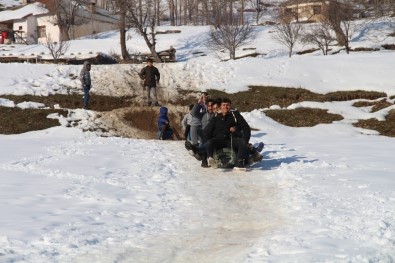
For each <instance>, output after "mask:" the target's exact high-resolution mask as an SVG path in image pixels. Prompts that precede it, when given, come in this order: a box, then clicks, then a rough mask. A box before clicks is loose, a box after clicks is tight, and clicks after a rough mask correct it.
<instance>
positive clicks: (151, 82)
mask: <svg viewBox="0 0 395 263" xmlns="http://www.w3.org/2000/svg"><path fill="white" fill-rule="evenodd" d="M139 76H140V78H141V79H142V80H144V86H145V87H147V86H148V87H156V82H157V81H159V80H160V73H159V70H158V69H157V68H156V67H154V66H145V67H144V68H142V69H141V71H140V74H139Z"/></svg>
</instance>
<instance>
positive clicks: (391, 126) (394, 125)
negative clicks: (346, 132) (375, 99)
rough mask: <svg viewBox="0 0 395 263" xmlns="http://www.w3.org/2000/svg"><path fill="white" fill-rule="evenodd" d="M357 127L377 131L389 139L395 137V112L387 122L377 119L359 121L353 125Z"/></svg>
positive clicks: (387, 117) (392, 112)
mask: <svg viewBox="0 0 395 263" xmlns="http://www.w3.org/2000/svg"><path fill="white" fill-rule="evenodd" d="M353 125H354V126H355V127H359V128H364V129H369V130H375V131H378V132H379V133H380V134H381V135H384V136H388V137H395V110H391V111H390V112H389V113H388V115H387V116H386V117H385V121H378V120H377V119H374V118H372V119H368V120H359V121H358V122H357V123H354V124H353Z"/></svg>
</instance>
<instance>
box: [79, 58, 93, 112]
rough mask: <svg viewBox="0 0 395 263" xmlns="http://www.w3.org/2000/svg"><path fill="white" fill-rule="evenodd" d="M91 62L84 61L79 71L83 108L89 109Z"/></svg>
mask: <svg viewBox="0 0 395 263" xmlns="http://www.w3.org/2000/svg"><path fill="white" fill-rule="evenodd" d="M90 71H91V63H90V62H89V61H85V62H84V66H83V67H82V70H81V72H80V81H81V84H82V89H83V90H84V100H83V104H84V109H86V110H87V109H89V91H90V89H91V86H92V83H91V74H90Z"/></svg>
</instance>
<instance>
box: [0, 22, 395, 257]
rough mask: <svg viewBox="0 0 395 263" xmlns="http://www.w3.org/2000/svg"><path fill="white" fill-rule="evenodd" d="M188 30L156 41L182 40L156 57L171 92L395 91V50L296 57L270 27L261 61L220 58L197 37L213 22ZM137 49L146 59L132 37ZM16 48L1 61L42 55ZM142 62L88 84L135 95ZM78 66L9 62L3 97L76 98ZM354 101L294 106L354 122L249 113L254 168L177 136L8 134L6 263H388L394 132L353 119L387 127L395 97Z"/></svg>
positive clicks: (393, 224) (105, 47) (1, 139)
mask: <svg viewBox="0 0 395 263" xmlns="http://www.w3.org/2000/svg"><path fill="white" fill-rule="evenodd" d="M163 29H164V30H165V29H166V27H164V28H163ZM181 30H182V33H181V34H174V35H160V36H159V39H158V44H159V48H158V50H162V49H166V48H168V47H169V46H170V45H173V46H174V47H175V48H176V49H177V58H178V59H179V60H180V62H177V63H173V64H162V65H157V66H158V67H159V69H160V71H161V72H162V76H163V78H162V80H161V86H162V88H163V89H165V90H167V91H168V93H169V94H171V93H172V92H176V89H177V88H182V89H195V90H205V89H209V88H217V89H221V90H226V91H228V92H236V91H239V90H245V89H247V85H251V84H256V85H276V86H277V85H279V86H288V87H302V88H306V89H309V90H312V91H315V92H320V93H325V92H329V91H337V90H355V89H364V90H375V91H383V92H386V93H387V94H388V96H391V95H395V89H394V85H395V79H394V76H393V69H392V65H393V61H394V59H395V53H394V52H390V51H379V52H372V53H369V52H363V53H351V54H349V55H347V54H343V53H340V54H338V55H331V56H323V55H321V54H320V53H319V52H316V53H313V54H310V55H304V56H297V55H295V56H293V57H292V58H291V59H289V58H288V57H287V52H286V50H285V49H284V48H282V47H281V46H279V45H278V44H277V43H276V42H274V41H273V40H272V39H271V37H270V33H269V32H270V28H268V27H262V28H261V29H258V30H260V33H259V38H258V39H257V41H256V42H255V44H252V45H251V46H254V47H256V48H257V51H259V52H262V53H265V54H266V55H262V56H260V57H257V58H246V59H241V60H236V61H229V62H220V61H219V58H218V56H217V55H216V54H213V53H212V52H210V51H208V50H207V49H206V48H205V47H204V46H203V45H202V41H201V39H202V37H203V36H204V35H205V32H207V27H198V28H195V27H181ZM363 32H365V33H366V32H367V31H363ZM370 33H371V32H370ZM380 34H381V33H380ZM369 39H372V37H367V36H365V35H363V34H362V33H361V35H359V36H358V38H356V39H355V41H353V42H352V46H354V47H356V46H365V47H368V46H369V47H373V46H379V44H377V43H376V42H372V41H369ZM117 41H118V34H117V33H116V32H109V33H108V34H105V35H103V38H99V39H83V40H74V41H73V43H72V45H71V49H70V51H69V52H70V53H71V52H72V53H75V54H78V53H79V52H80V53H81V54H83V53H84V52H109V51H111V50H115V51H116V50H117V49H118V48H119V47H118V44H117ZM385 41H387V42H382V43H391V41H393V39H391V38H388V39H386V40H385ZM382 43H380V44H382ZM128 45H130V47H131V48H133V49H135V50H141V52H145V51H144V50H145V47H144V45H143V44H142V40H141V39H139V38H138V37H137V36H136V35H134V36H133V37H132V38H131V40H129V41H128ZM7 48H11V47H10V46H4V47H0V55H2V54H5V55H7V53H9V52H13V53H17V52H20V53H22V52H23V53H26V50H27V49H29V50H28V52H29V53H36V54H39V53H40V52H44V51H42V47H41V46H28V47H27V46H15V47H12V51H1V50H3V49H7ZM304 48H306V47H298V49H299V50H302V49H304ZM196 51H203V52H205V53H206V56H201V57H200V56H197V55H195V54H196V53H195V52H196ZM244 52H246V51H244ZM241 53H243V52H240V54H241ZM134 67H135V68H136V69H137V68H140V67H141V66H140V65H137V66H130V65H111V66H109V65H107V66H93V67H92V76H93V87H94V89H93V92H94V93H97V94H98V93H101V94H113V95H122V94H128V93H129V92H132V91H130V86H128V85H126V84H124V81H123V77H122V76H123V75H122V74H123V73H124V72H125V71H126V70H128V69H130V68H134ZM80 69H81V66H65V65H58V66H56V65H40V64H37V65H36V64H0V72H1V73H2V74H1V78H0V98H1V95H4V94H17V95H22V94H35V95H44V96H45V95H48V94H53V93H64V94H67V92H69V91H70V90H72V91H78V89H79V85H78V80H76V79H75V76H76V75H77V74H78V72H79V70H80ZM169 96H170V95H169ZM388 101H390V102H394V99H389V98H388ZM352 103H353V102H332V103H315V102H303V103H298V104H294V105H291V106H290V107H289V108H297V107H315V108H324V109H329V110H330V112H333V113H339V114H341V115H342V116H343V117H344V118H345V119H344V120H342V121H339V122H335V123H332V124H325V125H317V126H315V127H312V128H290V127H286V126H283V125H281V124H278V123H276V122H274V121H273V120H272V119H270V118H268V117H266V116H265V114H264V113H263V112H262V111H259V110H255V111H253V112H246V113H243V115H244V117H245V118H246V120H247V121H248V122H249V123H250V125H251V126H252V127H254V128H256V129H258V130H257V131H254V132H253V135H252V138H251V141H252V142H253V143H256V142H259V141H263V142H264V143H265V149H264V150H263V152H262V154H263V155H264V161H263V162H262V163H260V164H257V165H256V166H255V167H254V168H255V169H253V170H252V171H250V172H248V173H243V172H234V171H229V170H227V171H221V170H214V169H203V168H201V167H200V163H199V162H197V161H196V160H195V159H194V158H193V157H191V156H189V155H188V154H187V152H186V150H185V148H184V146H183V143H182V142H177V141H154V140H151V141H147V140H137V139H127V138H115V137H110V138H103V137H99V136H97V135H95V134H93V133H90V132H86V133H83V132H82V131H81V130H79V129H77V128H66V127H64V126H60V127H56V128H51V129H47V130H43V131H35V132H29V133H25V134H20V135H0V145H2V150H1V151H0V180H1V184H0V211H1V213H0V262H254V263H255V262H394V261H395V191H394V190H395V172H394V171H395V163H394V161H393V151H394V145H395V144H394V143H395V139H394V138H388V137H383V136H377V135H376V134H377V133H376V132H374V131H368V130H362V129H359V128H355V127H353V126H352V122H355V121H356V120H357V119H366V118H371V117H376V118H378V119H380V120H381V119H383V117H384V116H385V115H386V113H387V112H388V111H389V110H390V109H393V108H394V106H391V107H390V108H387V109H384V110H382V111H379V112H376V113H370V112H369V107H366V108H355V107H352V106H351V105H352ZM0 105H2V106H7V107H25V108H26V107H42V105H37V104H29V103H25V104H22V105H19V104H18V105H15V103H13V102H12V101H8V100H4V99H0ZM236 106H237V105H236ZM83 112H84V111H82V110H78V111H76V114H81V115H82V114H83ZM16 121H17V120H16Z"/></svg>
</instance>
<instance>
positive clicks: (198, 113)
mask: <svg viewBox="0 0 395 263" xmlns="http://www.w3.org/2000/svg"><path fill="white" fill-rule="evenodd" d="M206 112H207V109H206V107H205V106H204V104H199V103H196V104H195V106H193V108H192V110H191V115H192V121H191V125H194V126H202V118H203V115H204V114H205V113H206Z"/></svg>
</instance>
